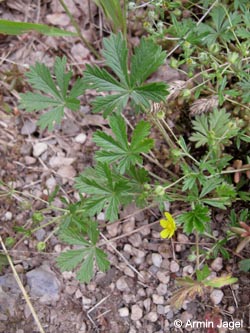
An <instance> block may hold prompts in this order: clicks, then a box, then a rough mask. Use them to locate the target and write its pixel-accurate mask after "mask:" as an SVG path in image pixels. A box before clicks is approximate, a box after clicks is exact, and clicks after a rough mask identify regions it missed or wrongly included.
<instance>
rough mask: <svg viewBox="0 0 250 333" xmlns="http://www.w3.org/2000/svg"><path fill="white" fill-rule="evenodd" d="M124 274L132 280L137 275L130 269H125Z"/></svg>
mask: <svg viewBox="0 0 250 333" xmlns="http://www.w3.org/2000/svg"><path fill="white" fill-rule="evenodd" d="M124 274H125V275H127V276H130V277H132V278H133V277H134V276H135V273H134V272H133V271H132V269H131V268H129V267H125V268H124Z"/></svg>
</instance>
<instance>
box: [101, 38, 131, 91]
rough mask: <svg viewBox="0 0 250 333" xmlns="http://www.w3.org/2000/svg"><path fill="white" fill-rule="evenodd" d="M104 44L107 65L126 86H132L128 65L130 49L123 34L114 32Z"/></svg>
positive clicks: (105, 39)
mask: <svg viewBox="0 0 250 333" xmlns="http://www.w3.org/2000/svg"><path fill="white" fill-rule="evenodd" d="M103 46H104V49H103V51H102V54H103V56H104V58H105V63H106V65H107V66H108V67H110V68H111V69H112V70H113V72H114V73H115V74H116V75H117V76H118V77H119V79H120V81H121V83H122V84H123V85H124V86H125V87H127V88H128V87H130V82H129V76H128V65H127V61H128V49H127V46H126V41H125V40H124V39H123V37H122V34H121V33H118V34H117V35H113V34H112V35H111V36H110V38H104V40H103Z"/></svg>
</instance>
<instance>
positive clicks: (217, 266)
mask: <svg viewBox="0 0 250 333" xmlns="http://www.w3.org/2000/svg"><path fill="white" fill-rule="evenodd" d="M222 267H223V259H222V258H221V257H218V258H216V259H214V261H213V262H212V264H211V268H212V270H213V271H215V272H219V271H221V270H222Z"/></svg>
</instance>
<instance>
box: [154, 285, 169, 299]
mask: <svg viewBox="0 0 250 333" xmlns="http://www.w3.org/2000/svg"><path fill="white" fill-rule="evenodd" d="M156 290H157V293H158V295H161V296H164V295H166V293H167V291H168V287H167V285H166V284H165V283H160V284H159V286H158V287H157V288H156Z"/></svg>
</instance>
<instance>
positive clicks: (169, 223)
mask: <svg viewBox="0 0 250 333" xmlns="http://www.w3.org/2000/svg"><path fill="white" fill-rule="evenodd" d="M164 215H165V217H166V219H164V220H160V225H161V226H162V228H163V230H162V231H161V238H171V237H172V236H173V234H174V232H175V230H176V224H175V220H174V218H173V216H172V215H171V214H170V213H168V212H165V213H164Z"/></svg>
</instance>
